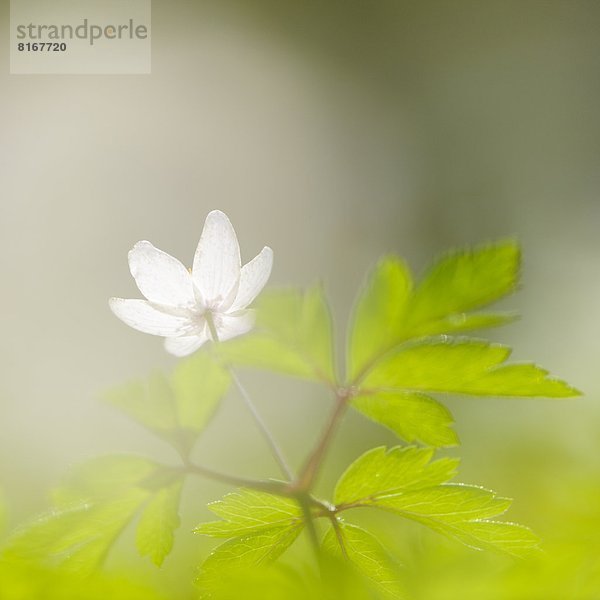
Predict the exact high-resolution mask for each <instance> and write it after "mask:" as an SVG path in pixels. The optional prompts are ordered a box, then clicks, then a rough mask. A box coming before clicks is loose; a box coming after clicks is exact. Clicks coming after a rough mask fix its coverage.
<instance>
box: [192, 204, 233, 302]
mask: <svg viewBox="0 0 600 600" xmlns="http://www.w3.org/2000/svg"><path fill="white" fill-rule="evenodd" d="M240 265H241V261H240V247H239V244H238V241H237V237H236V235H235V231H234V230H233V226H232V225H231V223H230V221H229V219H228V218H227V216H226V215H225V214H224V213H222V212H221V211H220V210H213V211H212V212H210V213H209V214H208V216H207V217H206V221H205V222H204V229H203V230H202V235H201V236H200V241H199V242H198V248H197V249H196V255H195V256H194V266H193V269H192V277H193V279H194V283H195V284H196V287H197V288H198V291H199V292H200V294H201V296H202V299H203V301H204V302H205V304H206V305H207V306H208V307H210V308H216V307H217V306H218V305H219V304H220V303H221V302H222V301H223V300H224V299H225V298H226V297H227V296H228V295H229V294H231V291H232V288H233V287H234V286H237V284H238V281H239V278H240Z"/></svg>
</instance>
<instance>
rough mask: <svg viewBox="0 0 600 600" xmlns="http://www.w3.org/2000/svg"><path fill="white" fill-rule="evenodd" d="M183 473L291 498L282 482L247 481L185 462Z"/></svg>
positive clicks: (287, 488) (286, 484) (289, 492)
mask: <svg viewBox="0 0 600 600" xmlns="http://www.w3.org/2000/svg"><path fill="white" fill-rule="evenodd" d="M182 471H183V472H184V473H191V474H194V475H201V476H202V477H206V478H208V479H213V480H215V481H220V482H221V483H228V484H231V485H234V486H237V487H244V488H249V489H253V490H260V491H261V492H268V493H270V494H276V495H278V496H286V497H291V496H292V492H291V491H290V490H289V484H288V483H286V482H284V481H271V480H262V479H247V478H246V477H237V476H236V475H229V474H228V473H221V472H220V471H214V470H213V469H209V468H208V467H204V466H202V465H197V464H194V463H191V462H189V461H187V462H186V463H185V465H184V466H183V468H182Z"/></svg>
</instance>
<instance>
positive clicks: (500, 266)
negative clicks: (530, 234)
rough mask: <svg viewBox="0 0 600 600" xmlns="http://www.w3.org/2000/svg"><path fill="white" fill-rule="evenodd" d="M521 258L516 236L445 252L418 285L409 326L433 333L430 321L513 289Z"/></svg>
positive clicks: (479, 304) (474, 305)
mask: <svg viewBox="0 0 600 600" xmlns="http://www.w3.org/2000/svg"><path fill="white" fill-rule="evenodd" d="M520 261H521V253H520V250H519V246H518V244H517V243H516V242H515V241H513V240H508V241H504V242H497V243H495V244H486V245H483V246H478V247H475V248H471V249H466V250H458V251H453V252H450V253H448V254H446V255H445V256H443V257H442V258H441V259H439V260H438V261H436V262H435V263H434V264H433V265H432V266H431V268H430V269H429V270H428V271H427V272H426V273H425V276H424V277H423V279H422V280H421V282H420V283H419V285H418V286H417V287H416V289H415V291H414V295H413V298H412V302H411V310H410V315H409V319H408V324H407V326H408V328H410V329H413V330H415V331H417V330H418V331H419V334H420V335H426V334H430V333H431V331H428V330H427V327H426V324H427V323H435V322H436V321H438V320H440V319H442V318H444V317H447V316H448V315H453V314H457V313H462V312H466V311H471V310H473V309H475V308H480V307H482V306H486V305H488V304H491V303H492V302H494V301H496V300H498V299H499V298H501V297H502V296H505V295H506V294H508V293H510V292H512V291H513V290H514V289H515V287H516V285H517V282H518V279H519V267H520Z"/></svg>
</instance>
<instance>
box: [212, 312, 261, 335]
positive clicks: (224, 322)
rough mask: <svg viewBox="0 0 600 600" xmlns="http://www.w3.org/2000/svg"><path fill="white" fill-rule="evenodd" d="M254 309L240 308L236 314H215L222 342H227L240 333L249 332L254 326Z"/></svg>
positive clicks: (218, 333) (216, 325)
mask: <svg viewBox="0 0 600 600" xmlns="http://www.w3.org/2000/svg"><path fill="white" fill-rule="evenodd" d="M254 321H255V315H254V311H253V310H240V311H238V312H237V313H234V314H220V315H218V316H215V327H216V329H217V335H218V336H219V341H220V342H225V341H227V340H230V339H231V338H234V337H237V336H238V335H244V333H248V332H249V331H250V330H251V329H252V328H253V327H254Z"/></svg>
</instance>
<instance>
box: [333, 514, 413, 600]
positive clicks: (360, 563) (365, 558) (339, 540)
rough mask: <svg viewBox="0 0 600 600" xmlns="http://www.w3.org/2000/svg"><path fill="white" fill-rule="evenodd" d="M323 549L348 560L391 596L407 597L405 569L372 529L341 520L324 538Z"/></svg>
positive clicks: (378, 588)
mask: <svg viewBox="0 0 600 600" xmlns="http://www.w3.org/2000/svg"><path fill="white" fill-rule="evenodd" d="M323 550H324V551H325V552H326V553H328V554H330V555H333V556H335V557H338V558H342V559H346V560H348V561H350V562H351V563H352V565H354V567H355V568H356V569H357V570H358V571H359V572H360V573H361V574H362V575H363V576H364V577H366V578H367V579H369V580H370V581H371V582H372V583H373V585H374V587H375V589H377V590H378V591H379V592H381V593H382V594H383V595H384V596H385V597H387V598H400V599H401V598H406V597H407V594H406V591H405V590H404V586H403V584H402V580H401V576H400V575H401V568H400V565H398V564H397V563H396V562H395V561H394V560H393V559H392V558H391V556H390V555H389V554H388V553H387V551H386V550H385V548H384V547H383V546H382V545H381V544H380V543H379V541H378V540H377V538H376V537H375V536H373V535H372V534H370V533H369V532H368V531H365V530H364V529H361V528H360V527H357V526H356V525H350V524H349V523H345V522H344V521H342V520H341V519H338V520H337V526H336V528H335V529H334V528H333V527H331V529H329V531H328V532H327V534H326V535H325V538H324V539H323Z"/></svg>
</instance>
